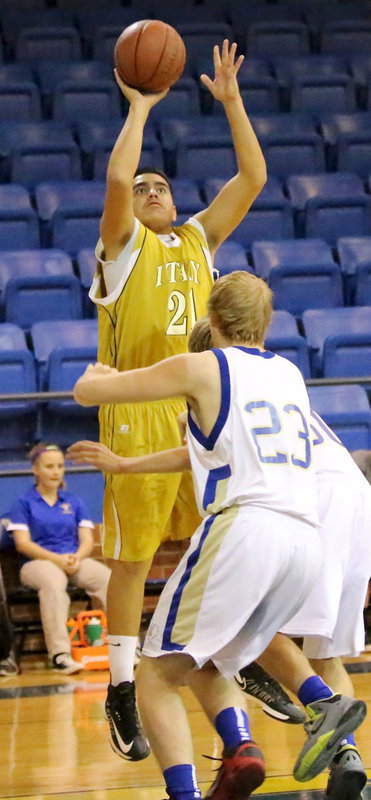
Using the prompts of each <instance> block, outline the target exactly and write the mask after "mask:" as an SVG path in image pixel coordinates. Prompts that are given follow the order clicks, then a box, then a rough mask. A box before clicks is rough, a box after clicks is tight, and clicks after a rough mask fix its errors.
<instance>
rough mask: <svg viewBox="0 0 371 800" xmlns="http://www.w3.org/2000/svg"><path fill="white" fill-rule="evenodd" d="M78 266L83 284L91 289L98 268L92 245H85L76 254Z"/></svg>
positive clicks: (85, 287)
mask: <svg viewBox="0 0 371 800" xmlns="http://www.w3.org/2000/svg"><path fill="white" fill-rule="evenodd" d="M76 262H77V267H78V270H79V275H80V280H81V285H82V287H83V288H84V289H86V290H89V289H90V287H91V284H92V281H93V278H94V275H95V271H96V268H97V259H96V257H95V252H94V250H93V249H92V248H90V247H83V248H81V250H79V252H78V253H77V256H76Z"/></svg>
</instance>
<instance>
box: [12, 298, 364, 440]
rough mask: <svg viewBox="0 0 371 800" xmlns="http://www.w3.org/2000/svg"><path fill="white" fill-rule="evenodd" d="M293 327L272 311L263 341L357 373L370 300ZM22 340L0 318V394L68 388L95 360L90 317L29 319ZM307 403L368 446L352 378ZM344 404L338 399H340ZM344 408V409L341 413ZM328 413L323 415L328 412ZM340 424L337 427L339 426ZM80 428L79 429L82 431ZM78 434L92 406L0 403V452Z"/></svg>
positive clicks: (296, 357)
mask: <svg viewBox="0 0 371 800" xmlns="http://www.w3.org/2000/svg"><path fill="white" fill-rule="evenodd" d="M302 331H303V334H304V335H301V334H299V330H298V327H297V323H296V321H295V318H294V317H293V316H292V315H291V314H289V313H288V312H287V311H279V310H278V311H275V312H274V314H273V319H272V322H271V325H270V329H269V331H268V336H267V347H268V348H269V349H271V350H273V351H274V352H276V353H279V354H280V355H283V356H284V357H286V358H289V359H290V360H291V361H293V363H295V364H296V365H297V366H298V367H299V368H300V369H301V370H302V373H303V375H304V376H305V377H306V378H308V377H310V370H311V368H312V371H313V373H314V374H315V375H318V374H324V375H325V376H326V377H334V376H337V375H340V376H342V377H344V376H345V375H346V376H351V377H355V378H357V379H361V376H367V375H368V373H369V364H370V359H371V307H362V308H346V309H345V308H344V309H340V310H336V312H334V310H332V309H309V310H307V311H305V312H304V314H303V317H302ZM29 343H30V347H28V346H27V340H26V336H25V332H24V331H23V330H22V328H20V327H19V326H17V325H13V324H6V323H2V324H0V383H1V386H2V391H3V393H5V394H6V393H17V394H21V395H22V394H24V393H25V392H35V391H36V390H39V391H40V390H41V391H49V392H63V391H71V389H72V387H73V385H74V383H75V381H76V380H77V378H78V377H79V375H81V373H82V371H83V370H84V368H85V367H86V365H87V364H88V363H91V362H93V361H95V360H96V353H97V322H96V320H92V319H91V320H87V319H85V320H73V321H70V322H66V321H65V320H58V321H54V322H52V321H50V320H49V321H46V322H36V323H34V324H33V325H32V326H31V330H30V335H29ZM310 391H311V392H312V396H313V403H314V401H315V403H314V408H315V409H316V410H317V411H319V413H321V414H323V413H324V412H325V416H326V419H327V421H328V422H330V424H331V423H332V424H333V425H335V428H336V430H338V432H339V435H340V434H341V435H342V436H344V435H345V436H346V441H344V443H345V444H346V446H349V448H350V449H358V448H366V449H368V448H370V447H371V410H370V405H369V400H368V396H367V391H366V388H364V387H363V386H362V385H361V384H360V383H358V384H356V385H346V386H341V387H337V386H326V387H325V386H313V387H311V388H310ZM344 403H345V405H344ZM350 409H351V413H349V411H350ZM329 415H330V416H331V420H330V419H329ZM339 429H340V430H339ZM82 430H83V431H84V432H83V434H82ZM81 435H83V436H85V437H87V436H90V437H92V438H94V437H96V435H97V415H96V409H94V408H93V409H91V408H88V409H87V408H81V407H79V406H77V405H76V404H75V403H74V402H73V400H70V399H66V398H60V399H49V400H48V401H47V402H45V403H44V404H43V405H39V406H38V405H37V404H36V403H34V402H27V401H25V400H22V399H17V400H16V401H11V400H9V401H7V402H5V403H4V402H3V403H0V451H1V450H2V451H9V450H12V449H17V448H22V447H24V445H25V443H26V442H27V443H31V442H32V441H35V440H36V439H37V438H41V439H49V440H55V441H57V442H58V443H60V444H62V445H64V446H65V445H68V444H69V443H70V442H71V441H73V440H74V439H76V438H81Z"/></svg>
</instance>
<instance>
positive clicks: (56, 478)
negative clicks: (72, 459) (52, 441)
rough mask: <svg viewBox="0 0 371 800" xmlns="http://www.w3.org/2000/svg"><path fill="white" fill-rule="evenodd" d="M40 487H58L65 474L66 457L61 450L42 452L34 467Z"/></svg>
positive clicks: (47, 488) (51, 488) (50, 488)
mask: <svg viewBox="0 0 371 800" xmlns="http://www.w3.org/2000/svg"><path fill="white" fill-rule="evenodd" d="M32 471H33V474H34V475H35V478H36V484H37V487H38V488H39V489H44V490H49V491H50V490H53V489H58V487H59V486H60V485H61V483H62V481H63V476H64V457H63V453H61V452H60V451H59V450H50V451H48V450H46V451H45V452H44V453H40V455H39V457H38V459H37V460H36V461H35V463H34V464H33V467H32Z"/></svg>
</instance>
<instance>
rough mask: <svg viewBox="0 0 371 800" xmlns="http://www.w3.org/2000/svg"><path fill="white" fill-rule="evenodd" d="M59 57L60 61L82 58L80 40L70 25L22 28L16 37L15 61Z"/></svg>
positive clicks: (75, 30)
mask: <svg viewBox="0 0 371 800" xmlns="http://www.w3.org/2000/svg"><path fill="white" fill-rule="evenodd" d="M45 58H47V59H51V58H60V59H61V60H62V61H69V60H77V59H81V58H82V52H81V40H80V36H79V34H78V31H77V29H76V28H75V27H74V26H72V25H65V26H62V25H56V26H55V27H47V26H45V27H42V26H35V27H34V28H31V27H30V28H23V29H22V30H21V31H20V32H19V34H18V36H17V39H16V43H15V59H16V61H41V60H42V59H45Z"/></svg>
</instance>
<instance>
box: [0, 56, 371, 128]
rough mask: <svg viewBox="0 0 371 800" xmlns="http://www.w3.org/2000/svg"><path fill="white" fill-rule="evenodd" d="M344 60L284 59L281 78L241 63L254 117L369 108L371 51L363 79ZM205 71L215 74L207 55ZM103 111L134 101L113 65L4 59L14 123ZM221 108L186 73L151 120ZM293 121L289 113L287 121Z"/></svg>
mask: <svg viewBox="0 0 371 800" xmlns="http://www.w3.org/2000/svg"><path fill="white" fill-rule="evenodd" d="M311 62H313V67H312V65H311ZM338 62H341V59H338V58H337V57H332V56H308V57H306V58H302V59H298V60H297V61H296V64H297V71H296V72H293V70H295V69H296V66H295V63H294V64H291V63H288V62H287V61H286V60H282V59H281V63H280V64H279V65H277V72H279V77H276V76H274V75H272V74H271V73H270V71H269V66H268V64H267V63H266V62H264V61H263V60H262V59H250V60H249V61H246V62H245V63H244V64H243V65H242V67H241V75H240V80H239V84H240V90H241V96H242V98H243V100H244V102H245V104H246V107H247V108H248V109H249V113H250V115H252V116H253V115H262V114H263V115H267V114H269V115H271V114H279V113H287V112H290V111H291V112H294V113H295V112H302V113H303V114H304V113H305V114H306V115H307V116H309V122H308V124H309V126H311V124H313V119H312V120H311V119H310V115H312V116H313V117H314V119H315V121H317V118H318V117H319V118H320V119H321V117H322V116H323V117H326V113H327V114H328V113H329V111H331V113H333V114H356V113H357V112H362V111H370V108H371V100H370V98H371V80H370V69H371V57H370V59H369V60H368V61H367V63H366V64H363V65H360V63H358V64H357V68H356V69H357V76H358V80H359V81H360V83H358V84H357V83H356V82H355V80H354V78H353V77H352V75H350V74H349V73H348V72H346V71H339V70H340V67H339V69H338V70H337V68H336V64H337V63H338ZM203 67H204V68H203ZM199 72H200V73H202V72H205V73H207V74H209V75H212V74H213V71H212V67H211V65H210V63H209V62H208V63H205V59H203V62H202V63H201V64H200V66H199ZM361 81H362V83H361ZM97 109H99V118H100V119H109V118H110V117H119V116H122V115H123V114H124V115H126V112H127V103H126V101H125V99H124V98H123V96H122V95H121V94H120V92H119V89H118V87H117V85H116V83H115V81H114V78H113V73H112V70H111V67H110V66H109V65H108V64H105V63H104V62H103V61H100V60H94V61H76V60H74V61H70V62H68V63H66V62H58V61H56V60H52V59H51V57H49V58H48V59H47V60H46V61H45V62H44V63H43V62H39V63H38V67H37V69H36V68H34V69H33V70H32V69H31V68H30V66H29V65H27V64H25V63H24V62H23V63H22V62H18V63H14V64H3V65H0V113H1V118H3V119H7V120H8V121H12V122H27V121H29V122H31V121H33V122H39V121H40V120H42V119H53V120H57V121H64V122H74V123H77V122H78V121H79V120H80V119H92V120H96V118H97ZM221 113H222V107H221V104H220V103H218V102H215V101H214V100H213V98H212V96H211V94H210V93H209V92H208V91H207V90H206V89H204V88H203V86H202V84H201V83H200V82H199V80H198V79H197V80H196V78H194V77H190V76H185V77H182V78H180V80H179V81H178V82H177V83H176V84H175V86H174V87H172V89H171V91H170V92H169V94H168V95H167V97H166V98H164V99H163V100H162V101H161V103H159V104H158V105H157V106H155V108H154V109H153V114H152V115H151V119H153V120H158V119H161V118H163V119H164V118H165V117H168V118H169V117H177V118H180V119H182V118H187V116H188V117H189V116H190V115H195V116H198V115H202V114H204V115H214V116H215V115H218V114H221ZM293 119H294V118H293ZM289 120H290V117H288V118H287V122H289ZM303 121H304V120H303ZM319 121H320V120H319ZM200 124H202V122H201V123H200ZM299 132H300V131H299Z"/></svg>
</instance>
